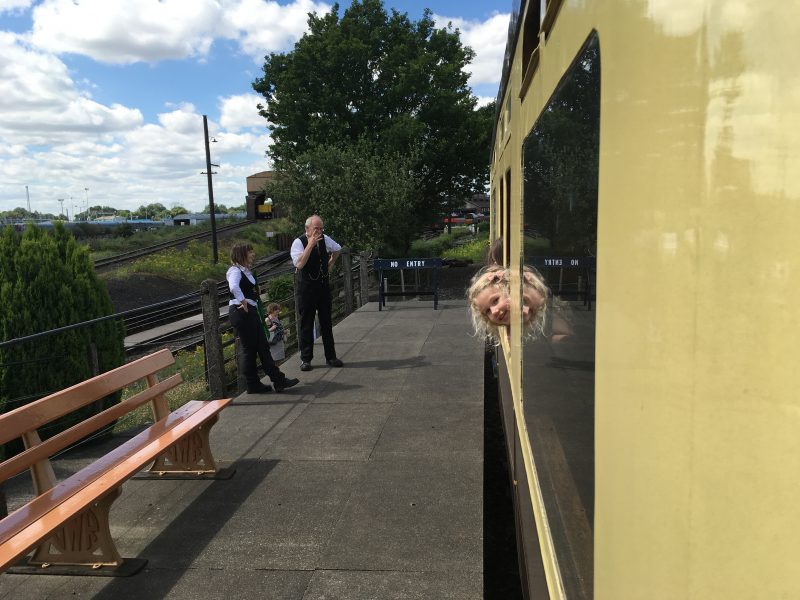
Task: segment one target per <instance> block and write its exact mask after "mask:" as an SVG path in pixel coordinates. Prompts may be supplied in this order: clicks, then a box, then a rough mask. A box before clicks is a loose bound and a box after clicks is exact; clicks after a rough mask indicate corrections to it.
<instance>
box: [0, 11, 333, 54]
mask: <svg viewBox="0 0 800 600" xmlns="http://www.w3.org/2000/svg"><path fill="white" fill-rule="evenodd" d="M0 1H2V0H0ZM6 1H7V0H6ZM328 10H330V5H328V4H325V3H316V2H312V1H311V0H296V1H295V2H293V3H292V4H287V5H280V4H278V3H277V2H272V1H264V0H192V2H189V3H187V2H186V1H185V0H161V1H159V2H156V1H154V0H82V2H80V3H76V2H73V1H72V0H44V2H42V3H41V4H39V5H37V6H36V7H35V8H34V10H33V23H34V24H33V31H32V35H31V39H32V42H33V43H34V44H35V45H36V46H37V47H39V48H41V49H43V50H47V51H50V52H54V53H74V54H82V55H85V56H89V57H91V58H93V59H94V60H96V61H98V62H104V63H111V64H131V63H136V62H157V61H160V60H167V59H185V58H198V59H203V58H204V57H205V56H206V55H207V54H208V53H209V51H210V49H211V46H212V44H213V42H214V40H215V39H232V40H237V41H238V42H239V44H240V45H241V48H242V50H243V52H244V53H245V54H247V55H249V56H252V57H253V59H254V60H256V61H261V60H262V59H263V57H264V55H265V54H266V53H268V52H271V51H278V50H286V49H289V48H291V46H292V44H293V43H294V42H295V41H296V40H297V39H298V38H299V37H300V36H301V35H302V34H303V32H304V31H305V30H306V21H307V19H308V13H309V12H318V13H324V12H327V11H328Z"/></svg>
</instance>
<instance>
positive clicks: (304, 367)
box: [300, 362, 313, 371]
mask: <svg viewBox="0 0 800 600" xmlns="http://www.w3.org/2000/svg"><path fill="white" fill-rule="evenodd" d="M312 368H313V367H312V366H311V363H307V362H304V363H303V364H301V365H300V370H301V371H310V370H311V369H312Z"/></svg>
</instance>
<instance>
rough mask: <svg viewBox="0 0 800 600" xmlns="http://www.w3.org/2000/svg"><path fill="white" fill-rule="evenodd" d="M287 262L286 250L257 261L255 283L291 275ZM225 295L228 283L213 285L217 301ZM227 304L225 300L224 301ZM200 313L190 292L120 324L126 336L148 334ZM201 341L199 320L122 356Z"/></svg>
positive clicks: (196, 296) (132, 313) (197, 301)
mask: <svg viewBox="0 0 800 600" xmlns="http://www.w3.org/2000/svg"><path fill="white" fill-rule="evenodd" d="M288 259H289V252H288V251H287V250H284V251H281V252H276V253H275V254H273V255H271V256H268V257H267V258H265V259H263V260H261V261H258V262H257V263H256V264H255V265H254V268H253V272H254V273H255V274H256V276H257V279H258V281H259V283H263V282H264V281H266V280H267V279H272V278H273V277H278V276H280V275H283V274H286V273H291V272H293V271H294V267H293V266H292V265H286V264H284V263H285V262H286V261H287V260H288ZM227 294H228V283H227V282H226V281H220V282H219V283H218V284H217V295H218V296H219V297H220V298H226V297H227ZM226 302H227V300H226ZM200 313H202V307H201V305H200V291H199V290H198V291H197V292H193V293H191V294H186V295H184V296H180V297H177V298H175V299H174V300H173V301H171V302H170V303H169V306H168V307H167V308H165V307H164V303H163V302H160V303H158V305H153V306H144V307H142V308H141V309H137V310H133V311H128V313H127V314H126V315H125V316H124V318H123V322H124V324H125V333H126V336H129V335H132V334H135V333H140V332H143V331H149V330H152V329H155V328H157V327H160V326H163V325H168V324H170V323H174V322H176V321H181V320H183V319H187V318H189V317H193V316H197V315H199V314H200ZM202 338H203V321H202V319H199V320H198V321H197V322H196V323H189V324H188V325H186V326H184V327H180V328H177V329H173V330H171V331H168V332H165V333H163V334H160V335H154V336H153V337H151V338H147V340H145V341H142V342H137V343H136V344H134V345H132V346H129V347H128V348H126V353H127V354H128V355H129V356H131V355H137V354H140V353H146V352H148V351H149V349H150V348H151V347H154V346H158V347H163V346H164V345H168V346H169V347H170V348H172V349H173V350H178V349H187V348H191V347H194V346H196V344H197V343H198V342H199V341H201V340H202Z"/></svg>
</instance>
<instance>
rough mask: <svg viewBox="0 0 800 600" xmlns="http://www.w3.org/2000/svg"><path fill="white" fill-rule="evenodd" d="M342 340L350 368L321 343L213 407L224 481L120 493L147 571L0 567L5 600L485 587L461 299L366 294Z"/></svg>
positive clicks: (289, 597) (117, 507)
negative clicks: (107, 574) (282, 386)
mask: <svg viewBox="0 0 800 600" xmlns="http://www.w3.org/2000/svg"><path fill="white" fill-rule="evenodd" d="M334 336H335V338H336V347H337V352H338V354H339V357H340V358H341V359H342V360H343V361H344V363H345V366H344V368H341V369H336V368H328V367H326V366H325V365H324V356H323V352H322V346H321V340H318V343H317V346H316V347H315V357H314V361H313V363H312V364H313V365H314V370H313V371H310V372H305V373H304V372H300V361H299V357H297V356H296V355H295V356H293V357H290V358H289V360H288V361H287V362H286V363H285V364H284V365H283V366H282V369H283V370H284V372H286V373H287V375H289V376H296V377H299V378H300V379H301V383H300V385H298V386H296V387H295V388H292V389H290V390H287V391H286V392H284V393H283V394H275V393H270V394H263V395H248V394H244V395H242V396H239V397H237V398H236V399H235V401H234V403H233V404H232V405H231V406H230V407H228V408H227V409H226V410H225V411H223V413H222V414H221V417H220V420H219V422H218V423H217V425H216V426H215V427H214V429H213V430H212V448H213V450H214V454H215V457H216V458H217V459H218V460H219V461H220V462H221V463H222V466H228V465H230V466H232V467H234V468H235V470H236V472H235V474H234V476H233V477H232V478H231V479H229V480H216V481H174V480H172V481H153V480H131V481H129V482H128V483H126V484H125V485H124V486H123V488H122V496H121V497H120V498H119V499H118V500H117V501H116V502H115V503H114V505H113V508H112V511H111V524H112V534H113V536H114V538H115V540H116V542H117V545H118V549H119V550H120V552H121V553H122V555H123V556H126V557H136V558H142V559H146V560H147V561H148V564H147V566H146V567H145V569H144V570H143V571H141V572H140V573H139V574H137V575H134V576H132V577H127V578H104V577H79V576H69V577H67V576H55V575H53V576H29V575H16V574H9V573H5V574H3V575H0V597H2V598H14V600H25V599H36V600H39V599H42V598H99V599H108V600H112V599H113V600H126V599H131V600H133V599H136V600H141V599H146V600H151V599H160V598H175V599H183V598H187V599H188V598H225V599H234V598H268V599H276V600H279V599H280V600H284V599H285V600H295V599H298V600H299V599H303V600H322V599H327V600H330V599H341V600H368V599H380V600H394V599H398V600H399V599H420V600H422V599H430V600H450V599H452V600H469V599H478V598H482V597H483V573H482V569H483V556H482V552H483V550H482V511H483V498H482V460H483V447H482V444H483V383H482V373H483V363H482V360H483V343H482V341H480V340H479V339H477V338H475V337H473V336H471V335H470V328H469V323H468V317H467V312H466V305H465V303H464V302H463V301H455V300H447V301H442V302H440V304H439V310H436V311H434V310H433V304H432V302H430V301H408V302H393V303H391V304H390V305H389V306H388V307H386V308H385V309H384V310H383V311H378V306H377V304H376V303H370V304H367V305H366V306H364V307H362V308H361V309H360V310H358V311H357V312H355V313H354V314H352V315H350V316H349V317H348V318H346V319H345V320H344V321H342V322H341V323H340V324H339V325H337V326H336V327H335V329H334ZM94 451H95V452H97V451H98V450H94ZM89 452H91V451H89ZM88 460H91V456H83V455H81V454H80V453H77V454H76V455H75V456H72V455H71V454H70V455H65V456H63V457H61V458H60V459H58V460H57V461H56V462H57V467H56V468H57V470H58V471H62V470H63V471H67V472H68V471H69V470H71V469H77V468H79V467H80V465H81V464H85V462H87V461H88ZM26 477H27V475H26ZM13 501H14V498H13V495H12V494H10V497H9V503H10V504H11V506H10V508H12V509H13V508H14V506H13Z"/></svg>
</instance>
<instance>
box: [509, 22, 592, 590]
mask: <svg viewBox="0 0 800 600" xmlns="http://www.w3.org/2000/svg"><path fill="white" fill-rule="evenodd" d="M599 134H600V48H599V44H598V40H597V36H596V35H595V34H593V35H592V36H591V37H590V39H589V41H588V42H587V44H586V45H585V46H584V48H583V50H582V51H581V53H580V54H579V55H578V57H577V58H576V60H575V61H574V63H573V64H572V66H571V67H570V69H569V70H568V72H567V74H566V75H565V77H564V78H563V79H562V82H561V83H560V84H559V86H558V89H557V90H556V91H555V93H554V94H553V96H552V97H551V99H550V101H549V102H548V104H547V106H546V107H545V108H544V110H543V111H542V114H541V116H540V117H539V119H538V120H537V122H536V124H535V125H534V127H533V129H532V130H531V132H530V133H529V134H528V136H527V138H526V139H525V143H524V146H523V161H524V178H525V181H524V184H523V185H524V189H523V228H524V231H523V233H524V235H523V239H524V242H523V252H524V256H523V261H524V266H523V267H522V273H521V279H520V280H521V281H522V282H523V285H522V290H521V294H522V298H521V306H522V307H523V311H524V312H523V317H522V318H523V323H524V325H525V332H526V339H527V341H526V342H525V343H524V344H523V351H522V362H523V382H522V383H523V414H524V417H525V422H526V425H527V431H528V435H529V436H530V443H531V448H532V451H533V457H534V463H535V465H536V472H537V475H538V478H539V485H540V487H541V491H542V498H543V500H544V503H545V509H546V512H547V517H548V521H549V524H550V529H551V533H552V536H553V546H554V548H555V552H556V555H557V558H558V564H559V568H560V570H561V574H562V578H563V581H564V585H565V586H566V588H567V589H566V591H567V594H566V595H567V597H568V598H591V597H592V578H593V549H592V546H593V530H594V522H593V521H594V415H595V410H594V373H595V310H594V306H593V305H592V303H593V300H594V297H593V295H592V292H593V290H594V289H595V281H594V278H595V270H594V265H595V254H596V249H597V186H598V164H599Z"/></svg>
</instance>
